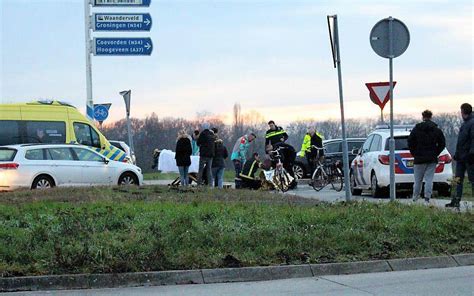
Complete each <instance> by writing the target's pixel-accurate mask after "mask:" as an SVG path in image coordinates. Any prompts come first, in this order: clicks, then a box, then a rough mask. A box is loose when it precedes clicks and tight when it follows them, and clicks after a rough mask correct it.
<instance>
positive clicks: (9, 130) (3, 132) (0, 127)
mask: <svg viewBox="0 0 474 296" xmlns="http://www.w3.org/2000/svg"><path fill="white" fill-rule="evenodd" d="M19 130H20V129H19V128H18V121H15V120H0V145H13V144H20V143H21V138H20V133H19Z"/></svg>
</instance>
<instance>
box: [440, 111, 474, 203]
mask: <svg viewBox="0 0 474 296" xmlns="http://www.w3.org/2000/svg"><path fill="white" fill-rule="evenodd" d="M461 116H462V119H463V120H464V123H463V124H462V125H461V128H460V129H459V135H458V142H457V144H456V153H454V160H455V161H456V174H455V176H456V180H457V182H458V184H457V188H456V196H455V197H453V198H452V200H451V202H450V203H448V204H446V207H459V203H460V201H461V197H462V192H463V185H464V175H465V174H466V171H467V176H468V178H469V182H471V186H472V191H471V192H472V194H473V195H474V115H473V114H472V106H471V105H470V104H468V103H464V104H462V105H461Z"/></svg>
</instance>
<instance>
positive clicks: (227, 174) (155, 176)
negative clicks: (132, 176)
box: [143, 170, 235, 182]
mask: <svg viewBox="0 0 474 296" xmlns="http://www.w3.org/2000/svg"><path fill="white" fill-rule="evenodd" d="M178 177H179V174H178V173H160V172H153V173H144V174H143V178H144V179H145V180H174V179H176V178H178ZM234 177H235V172H234V170H225V171H224V181H225V182H233V181H234Z"/></svg>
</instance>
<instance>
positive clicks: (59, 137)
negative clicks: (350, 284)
mask: <svg viewBox="0 0 474 296" xmlns="http://www.w3.org/2000/svg"><path fill="white" fill-rule="evenodd" d="M23 142H25V143H48V144H64V143H66V123H64V122H61V121H27V122H26V136H25V139H23Z"/></svg>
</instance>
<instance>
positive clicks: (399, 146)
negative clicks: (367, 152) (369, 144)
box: [385, 136, 409, 151]
mask: <svg viewBox="0 0 474 296" xmlns="http://www.w3.org/2000/svg"><path fill="white" fill-rule="evenodd" d="M385 150H386V151H388V150H390V138H388V139H387V141H386V142H385ZM395 150H409V149H408V136H406V137H395Z"/></svg>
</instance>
